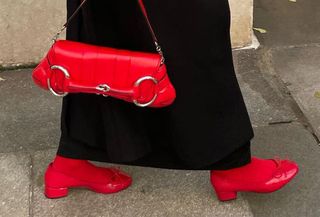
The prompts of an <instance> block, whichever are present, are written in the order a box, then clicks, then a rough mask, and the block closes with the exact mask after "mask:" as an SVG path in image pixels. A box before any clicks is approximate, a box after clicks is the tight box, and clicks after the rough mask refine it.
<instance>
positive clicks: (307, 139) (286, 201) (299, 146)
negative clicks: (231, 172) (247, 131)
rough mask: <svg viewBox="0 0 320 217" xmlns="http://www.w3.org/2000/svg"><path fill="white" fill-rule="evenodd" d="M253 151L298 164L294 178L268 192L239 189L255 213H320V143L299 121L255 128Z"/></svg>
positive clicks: (312, 216)
mask: <svg viewBox="0 0 320 217" xmlns="http://www.w3.org/2000/svg"><path fill="white" fill-rule="evenodd" d="M254 130H255V137H254V139H253V140H252V152H253V155H256V156H259V157H263V158H272V157H274V156H280V157H282V158H289V159H292V160H295V161H296V162H297V163H298V164H299V167H300V171H299V173H298V175H297V176H296V178H295V179H294V180H293V181H292V182H290V183H289V184H288V185H287V186H285V187H284V188H283V189H281V190H279V191H277V192H274V193H272V194H255V193H242V196H243V197H244V198H246V199H247V200H248V201H249V203H250V206H251V210H252V212H253V214H254V216H259V217H279V216H281V217H282V216H290V217H301V216H304V217H318V216H320V207H319V198H320V191H319V189H320V182H319V180H320V158H319V156H320V147H319V146H318V145H317V142H316V141H315V140H314V138H313V136H312V135H311V134H310V133H309V132H308V131H307V130H305V129H304V128H303V126H301V125H300V124H299V123H292V124H280V125H273V126H265V127H258V128H255V129H254Z"/></svg>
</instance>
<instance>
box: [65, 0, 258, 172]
mask: <svg viewBox="0 0 320 217" xmlns="http://www.w3.org/2000/svg"><path fill="white" fill-rule="evenodd" d="M78 4H79V0H68V15H69V16H70V14H71V13H72V12H73V10H74V9H75V8H76V6H77V5H78ZM145 6H146V9H147V12H148V14H149V18H150V21H151V23H152V25H153V27H154V30H155V32H156V35H157V36H158V39H159V41H160V45H161V46H162V49H163V52H164V56H165V58H166V65H167V69H168V73H169V76H170V78H171V80H172V83H173V84H174V86H175V88H176V91H177V98H176V101H175V102H174V104H173V105H171V106H169V107H166V108H160V109H159V108H158V109H154V108H139V107H136V106H135V105H133V104H130V103H127V102H123V101H120V100H117V99H113V98H110V97H108V98H105V97H103V96H98V95H94V94H70V95H68V96H66V97H65V98H64V100H63V110H62V119H61V123H62V126H61V129H62V136H61V140H60V146H59V152H60V153H61V154H62V155H68V156H74V157H77V158H86V159H91V160H97V161H105V162H114V163H124V164H134V165H143V166H152V167H164V168H184V169H198V168H201V167H204V166H208V165H213V164H214V163H215V162H217V161H219V160H221V159H223V158H224V157H225V156H227V155H228V154H230V153H232V152H233V151H235V150H237V149H238V148H239V147H241V146H244V144H246V143H247V142H248V141H250V139H252V138H253V136H254V134H253V130H252V126H251V123H250V119H249V116H248V113H247V110H246V106H245V104H244V101H243V97H242V94H241V91H240V88H239V84H238V82H237V79H236V75H235V72H234V67H233V62H232V52H231V45H230V33H229V29H230V13H229V5H228V0H214V1H213V0H188V1H177V0H145ZM67 38H68V39H69V40H76V41H82V42H86V43H90V44H96V45H101V46H110V47H116V48H122V49H130V50H139V51H148V52H155V49H154V46H153V42H152V37H151V34H150V33H149V31H148V28H147V25H146V23H145V20H144V18H143V15H142V13H141V11H140V8H139V5H138V3H137V1H136V0H114V1H106V0H88V3H87V5H86V6H85V7H84V8H83V10H82V11H81V13H80V14H79V16H77V17H76V18H75V19H74V20H73V21H72V22H71V24H70V26H69V28H68V31H67Z"/></svg>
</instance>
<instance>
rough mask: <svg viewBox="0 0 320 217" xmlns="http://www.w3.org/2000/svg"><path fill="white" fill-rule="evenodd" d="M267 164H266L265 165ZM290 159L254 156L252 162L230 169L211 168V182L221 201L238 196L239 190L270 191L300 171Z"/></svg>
mask: <svg viewBox="0 0 320 217" xmlns="http://www.w3.org/2000/svg"><path fill="white" fill-rule="evenodd" d="M264 165H265V166H264ZM298 171H299V167H298V165H297V164H296V163H295V162H293V161H289V160H279V159H267V160H264V159H259V158H256V157H252V161H251V163H250V164H248V165H245V166H243V167H239V168H234V169H230V170H211V171H210V180H211V184H212V186H213V188H214V190H215V192H216V194H217V197H218V199H219V200H220V201H228V200H233V199H236V198H237V192H240V191H243V192H256V193H269V192H274V191H276V190H279V189H280V188H282V187H283V186H285V185H286V184H287V183H288V182H290V181H291V180H292V179H293V178H294V177H295V175H296V174H297V173H298Z"/></svg>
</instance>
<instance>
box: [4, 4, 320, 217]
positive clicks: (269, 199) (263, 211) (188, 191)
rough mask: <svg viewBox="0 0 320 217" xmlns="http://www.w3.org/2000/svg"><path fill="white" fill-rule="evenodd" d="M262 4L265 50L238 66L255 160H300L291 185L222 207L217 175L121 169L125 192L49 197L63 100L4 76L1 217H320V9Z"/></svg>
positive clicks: (24, 78) (16, 76)
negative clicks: (127, 177)
mask: <svg viewBox="0 0 320 217" xmlns="http://www.w3.org/2000/svg"><path fill="white" fill-rule="evenodd" d="M255 7H256V9H255V25H254V27H258V28H264V29H266V30H267V33H266V34H260V33H257V36H258V38H259V41H260V42H261V43H262V46H261V47H260V48H259V49H258V50H237V51H234V63H235V67H236V72H237V77H238V80H239V83H240V86H241V89H242V93H243V96H244V98H245V101H246V104H247V107H248V110H249V114H250V118H251V121H252V124H253V126H254V131H255V137H254V139H253V140H252V147H253V150H252V151H253V154H254V155H257V156H259V157H265V158H271V157H274V156H281V157H288V158H290V159H293V160H295V161H297V162H298V164H299V165H300V169H301V170H300V173H299V174H298V176H297V177H296V178H295V179H294V180H293V181H292V182H291V183H290V184H288V185H287V186H286V187H285V188H283V189H282V190H280V191H277V192H275V193H272V194H254V193H240V194H239V198H238V199H237V200H235V201H231V202H227V203H221V202H219V201H218V200H217V199H216V196H215V194H214V192H213V189H212V187H211V186H210V182H209V173H208V172H207V171H180V170H165V169H154V168H143V167H132V166H121V168H122V169H123V170H125V171H127V172H129V173H130V174H132V176H133V180H134V183H133V185H132V186H131V187H130V188H128V189H127V190H125V191H123V192H120V193H118V194H114V195H101V194H96V193H93V192H90V191H86V190H81V189H74V190H71V191H70V195H69V196H68V197H66V198H62V199H58V200H49V199H46V198H45V197H44V196H43V172H44V170H45V168H46V166H47V164H48V163H49V162H50V161H51V159H52V158H53V156H54V155H55V151H56V147H57V142H58V139H59V133H60V131H59V127H60V125H59V118H60V117H59V113H60V107H61V99H59V98H55V97H53V96H51V95H50V94H49V93H47V92H44V91H40V90H39V89H38V88H37V87H36V86H34V85H33V83H32V81H31V77H30V76H31V69H24V70H16V71H7V72H0V102H1V103H0V174H1V176H0V192H1V195H0V217H2V216H3V217H26V216H37V217H51V216H52V217H53V216H58V217H75V216H79V217H156V216H157V217H190V216H196V217H229V216H230V217H238V216H239V217H251V216H255V217H287V216H288V217H305V216H307V217H318V216H320V205H319V204H318V198H320V191H319V189H320V182H319V181H318V180H320V158H319V156H320V147H319V139H318V138H320V98H318V97H316V95H317V94H315V92H316V91H320V61H319V59H320V29H319V28H318V26H320V25H319V22H320V17H319V16H320V14H319V13H318V11H320V2H319V1H316V0H308V1H307V0H305V1H303V2H302V1H301V2H300V1H299V0H298V2H297V3H291V2H289V1H272V0H256V3H255ZM310 15H311V17H310ZM312 16H313V17H312ZM99 164H101V163H99ZM102 165H107V164H102Z"/></svg>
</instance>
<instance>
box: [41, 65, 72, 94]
mask: <svg viewBox="0 0 320 217" xmlns="http://www.w3.org/2000/svg"><path fill="white" fill-rule="evenodd" d="M50 69H51V70H54V69H57V70H59V71H61V72H62V73H63V74H64V76H65V77H66V78H67V79H69V78H70V74H69V72H68V70H67V69H65V68H64V67H62V66H58V65H53V66H51V67H50ZM52 72H53V73H54V71H52ZM47 85H48V89H49V90H50V92H51V93H52V94H53V95H55V96H58V97H64V96H66V95H68V93H67V92H64V93H58V92H56V91H55V90H54V89H53V88H52V87H51V77H48V79H47Z"/></svg>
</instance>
